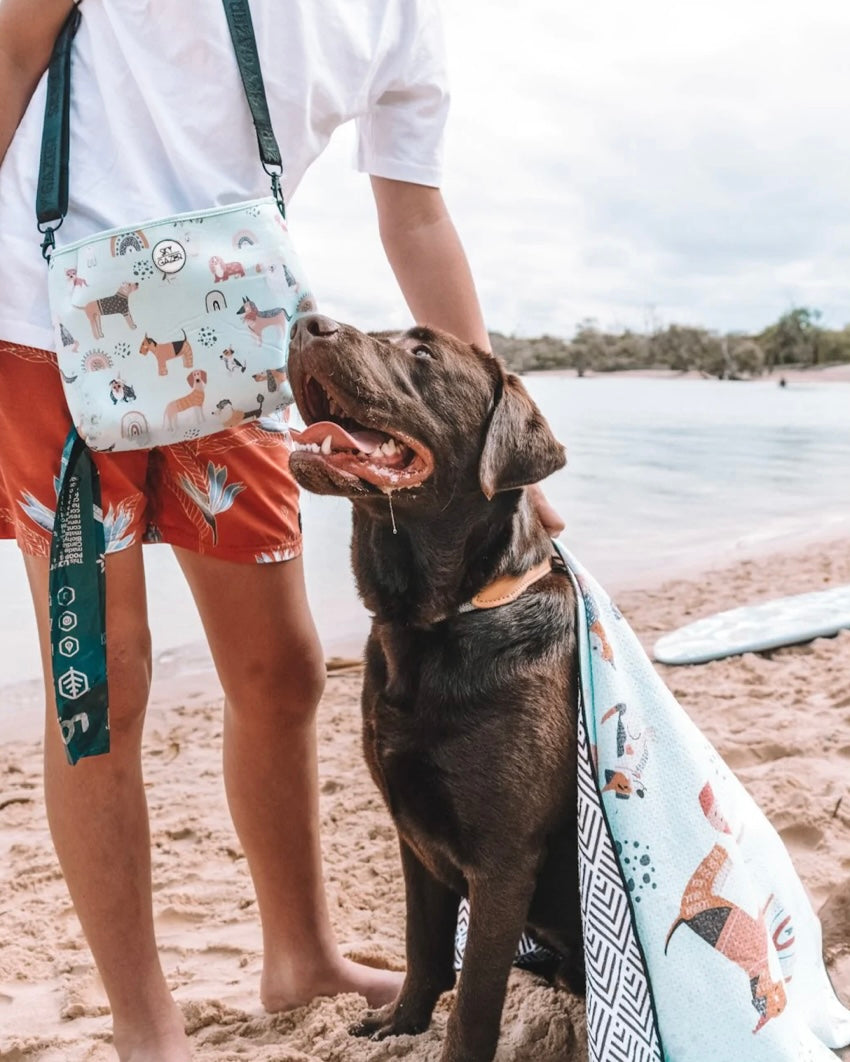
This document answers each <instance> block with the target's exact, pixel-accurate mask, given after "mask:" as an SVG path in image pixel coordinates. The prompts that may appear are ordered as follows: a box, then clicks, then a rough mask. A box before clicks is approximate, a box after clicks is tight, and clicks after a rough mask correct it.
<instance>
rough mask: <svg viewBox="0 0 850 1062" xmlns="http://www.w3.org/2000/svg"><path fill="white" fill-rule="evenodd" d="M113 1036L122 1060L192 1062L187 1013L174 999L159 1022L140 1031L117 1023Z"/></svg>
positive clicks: (130, 1061) (137, 1061) (125, 1061)
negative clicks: (183, 1012) (187, 1031)
mask: <svg viewBox="0 0 850 1062" xmlns="http://www.w3.org/2000/svg"><path fill="white" fill-rule="evenodd" d="M112 1040H113V1043H114V1045H115V1050H116V1051H117V1053H118V1057H119V1058H120V1059H121V1062H192V1052H191V1051H190V1050H189V1041H188V1039H187V1037H186V1033H185V1030H184V1027H183V1015H182V1013H181V1011H180V1008H179V1007H178V1006H177V1004H176V1003H171V1006H170V1008H169V1012H168V1013H167V1014H163V1015H162V1016H161V1018H160V1020H159V1022H157V1023H154V1022H151V1023H150V1024H148V1025H146V1026H144V1027H142V1028H140V1029H139V1031H138V1032H137V1033H136V1032H134V1030H132V1029H128V1028H124V1029H121V1028H120V1027H119V1025H118V1023H116V1027H115V1030H114V1032H113V1037H112Z"/></svg>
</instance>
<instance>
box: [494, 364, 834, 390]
mask: <svg viewBox="0 0 850 1062" xmlns="http://www.w3.org/2000/svg"><path fill="white" fill-rule="evenodd" d="M514 371H516V370H514ZM521 375H523V376H574V377H575V378H576V379H584V380H603V379H605V378H606V377H611V378H612V379H618V380H619V379H636V380H641V379H643V380H713V381H714V382H715V383H775V384H776V385H777V386H779V381H780V379H784V380H785V381H786V383H793V384H800V383H850V362H838V363H835V364H831V365H812V366H808V367H806V368H801V367H799V366H790V365H789V366H787V367H783V366H780V367H778V368H776V369H774V370H773V371H772V372H765V373H763V374H762V375H761V376H751V377H742V378H741V379H738V380H720V378H719V377H717V376H709V375H707V374H706V373H703V372H698V371H697V370H696V369H688V370H681V371H680V370H678V369H661V368H659V369H613V370H611V371H610V372H598V371H596V370H592V369H589V370H586V371H585V373H584V375H583V376H582V377H579V375H578V372H577V371H576V370H575V369H571V368H558V369H525V370H523V372H522V374H521Z"/></svg>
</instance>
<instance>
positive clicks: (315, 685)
mask: <svg viewBox="0 0 850 1062" xmlns="http://www.w3.org/2000/svg"><path fill="white" fill-rule="evenodd" d="M175 552H176V554H177V557H178V560H179V561H180V564H181V566H182V568H183V571H184V573H185V574H186V577H187V579H188V581H189V585H190V586H191V588H192V591H193V593H194V596H195V600H196V602H197V605H198V609H199V611H200V613H201V617H202V619H203V622H204V628H205V630H206V634H207V638H208V641H209V644H210V648H211V649H212V653H213V657H214V659H215V663H216V667H217V669H218V673H219V677H220V679H221V683H222V686H223V688H224V692H225V698H226V705H225V721H224V776H225V783H226V787H227V797H228V801H229V804H230V810H231V814H232V816H233V822H234V825H235V827H236V831H237V833H238V835H239V839H240V841H241V843H242V846H243V848H244V850H245V855H246V857H247V859H248V864H249V866H250V869H251V875H252V877H253V881H254V887H255V889H256V892H257V902H258V905H259V909H260V918H261V920H262V925H263V946H264V952H265V955H264V966H263V979H262V985H261V990H260V991H261V997H262V1001H263V1003H264V1005H265V1006H266V1008H267V1009H268V1010H272V1011H275V1010H286V1009H289V1008H292V1007H296V1006H299V1005H300V1004H302V1003H306V1002H307V1001H308V1000H310V999H312V998H313V997H314V996H317V995H335V994H337V993H340V992H359V993H360V994H361V995H363V996H365V997H366V999H367V1000H368V1001H369V1003H370V1004H371V1005H372V1006H379V1005H381V1004H383V1003H386V1002H388V1001H389V1000H391V999H394V998H395V996H396V994H397V992H398V989H399V988H400V987H401V981H402V977H401V975H400V974H397V973H391V972H389V971H386V970H378V969H374V968H372V967H368V966H361V965H359V964H357V963H354V962H351V961H349V960H347V959H345V958H343V957H342V956H341V955H340V953H339V950H338V948H337V945H336V942H335V940H334V936H333V931H332V929H331V924H330V917H329V914H328V907H327V901H326V898H325V892H324V886H323V882H322V858H321V848H320V844H319V811H318V806H319V799H318V771H317V754H316V728H315V712H316V706H317V705H318V702H319V698H320V696H321V693H322V689H323V687H324V681H325V666H324V658H323V654H322V650H321V646H320V644H319V640H318V637H317V634H316V629H315V626H314V625H313V620H312V617H311V616H310V612H309V607H308V604H307V596H306V593H305V589H304V574H303V564H302V560H301V558H300V557H299V558H297V559H295V560H291V561H285V562H282V563H278V564H256V565H252V564H236V563H232V562H229V561H223V560H219V559H213V558H208V557H201V556H198V555H197V554H193V553H190V552H188V551H186V550H182V549H177V550H175Z"/></svg>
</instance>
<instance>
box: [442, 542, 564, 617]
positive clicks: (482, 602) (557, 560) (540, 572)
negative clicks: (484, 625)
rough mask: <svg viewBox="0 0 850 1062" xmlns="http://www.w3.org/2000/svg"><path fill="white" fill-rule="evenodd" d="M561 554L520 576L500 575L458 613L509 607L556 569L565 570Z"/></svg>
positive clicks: (460, 608) (543, 561)
mask: <svg viewBox="0 0 850 1062" xmlns="http://www.w3.org/2000/svg"><path fill="white" fill-rule="evenodd" d="M563 567H564V565H563V561H562V560H561V557H560V554H553V555H552V556H551V557H547V558H546V559H545V560H542V561H541V562H540V563H539V564H535V566H534V567H533V568H529V569H528V571H526V572H522V574H520V575H500V576H499V577H498V578H497V579H494V580H493V582H492V583H488V584H487V585H486V586H484V587H482V588H481V589H480V590H479V591H478V593H477V594H475V595H474V596H473V598H472V599H471V600H470V601H467V602H466V603H465V604H463V605H461V606H460V607H459V608H458V612H474V611H475V610H476V609H484V608H498V607H499V606H500V605H509V604H510V603H511V602H512V601H516V599H517V598H518V597H519V596H520V594H522V593H523V592H524V591H526V590H527V589H528V588H529V586H533V585H534V583H536V582H538V580H540V579H542V578H543V576H544V575H548V574H549V573H550V572H551V571H554V570H555V569H556V568H558V569H561V568H563Z"/></svg>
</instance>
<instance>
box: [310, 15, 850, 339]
mask: <svg viewBox="0 0 850 1062" xmlns="http://www.w3.org/2000/svg"><path fill="white" fill-rule="evenodd" d="M442 9H443V17H444V25H445V36H446V46H447V52H448V61H449V76H450V82H451V88H452V106H451V112H450V116H449V125H448V130H447V137H446V158H445V169H444V181H443V186H442V187H443V194H444V196H445V199H446V202H447V204H448V206H449V209H450V212H451V214H452V217H453V219H454V222H455V225H456V226H457V229H458V231H459V233H460V235H461V238H462V240H463V243H464V246H465V248H466V252H467V255H468V257H469V260H470V263H471V265H472V270H473V275H474V277H475V281H476V285H477V288H478V291H479V295H480V297H481V301H482V305H483V308H484V314H485V319H486V321H487V324H488V326H489V328H490V329H491V330H495V331H501V332H504V333H506V334H514V335H519V336H534V335H540V334H542V333H549V334H551V335H559V336H565V337H568V336H570V335H572V334H573V333H574V331H575V329H576V327H577V326H578V324H579V323H580V322H581V321H583V320H585V319H587V318H592V319H594V320H595V321H596V322H597V323H598V324H599V325H600V326H601V327H603V328H606V329H612V330H621V329H625V328H631V329H634V330H638V331H645V330H647V329H653V328H657V327H664V326H666V325H669V324H672V323H678V324H691V325H702V326H705V327H708V328H711V329H715V330H719V331H744V332H754V331H759V330H760V329H761V328H763V327H765V326H766V325H768V324H770V323H772V322H773V321H775V320H776V319H777V318H778V317H779V316H780V315H781V314H782V313H785V312H786V311H788V310H789V309H791V308H793V307H795V306H810V307H814V308H817V309H819V310H821V311H822V313H823V323H824V324H825V325H827V326H828V327H843V326H844V325H845V324H847V323H848V322H850V4H848V3H847V2H846V0H794V2H791V3H789V2H786V0H771V2H767V0H734V2H733V0H712V2H711V3H710V4H708V3H700V2H699V0H684V2H683V0H676V2H674V0H641V2H640V3H635V2H634V0H581V2H579V0H521V2H520V0H487V2H484V0H442ZM352 134H353V130H351V129H349V128H347V127H344V128H343V129H341V130H339V131H338V132H337V133H336V134H335V137H334V139H333V141H332V142H331V145H330V147H329V148H328V150H327V151H326V153H325V155H324V156H323V157H322V158H321V159H320V160H319V161H318V163H316V164H315V166H314V168H313V170H312V171H311V172H310V173H308V175H307V177H306V178H305V179H304V182H303V184H302V186H301V187H300V188H299V190H298V194H297V196H296V197H295V199H294V201H293V204H292V207H291V209H290V212H289V216H290V220H291V224H292V231H293V234H294V236H295V239H296V242H297V243H298V246H299V248H302V249H303V250H302V251H301V253H302V255H303V256H304V257H305V259H306V264H307V266H308V272H309V275H310V278H311V281H312V283H313V286H314V288H315V289H316V291H317V293H318V295H319V300H320V303H321V306H322V308H323V309H325V310H326V312H328V313H331V314H334V315H335V316H338V317H340V318H342V319H344V320H348V321H350V322H352V323H354V324H357V325H359V326H360V327H364V328H393V327H404V326H406V325H407V324H408V323H409V315H408V313H407V311H406V309H405V307H404V303H403V301H402V300H401V297H400V295H399V294H398V292H397V289H396V286H395V284H394V281H393V278H392V274H391V273H390V271H389V268H388V267H387V265H386V263H385V261H384V259H383V254H382V252H381V249H380V244H379V242H378V238H377V234H376V227H375V224H374V208H373V207H372V201H371V194H370V192H369V186H368V180H367V179H366V178H365V177H364V176H363V175H361V174H358V173H356V172H355V171H354V170H353V168H352V163H351V154H352V144H353V136H352ZM311 247H322V248H326V247H333V248H334V253H333V254H332V255H327V254H321V255H316V256H313V257H311V255H310V252H309V248H311ZM305 250H306V252H307V253H305ZM352 276H354V277H356V278H357V283H356V284H352V281H351V278H352Z"/></svg>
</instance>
